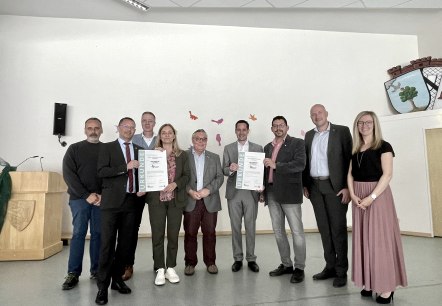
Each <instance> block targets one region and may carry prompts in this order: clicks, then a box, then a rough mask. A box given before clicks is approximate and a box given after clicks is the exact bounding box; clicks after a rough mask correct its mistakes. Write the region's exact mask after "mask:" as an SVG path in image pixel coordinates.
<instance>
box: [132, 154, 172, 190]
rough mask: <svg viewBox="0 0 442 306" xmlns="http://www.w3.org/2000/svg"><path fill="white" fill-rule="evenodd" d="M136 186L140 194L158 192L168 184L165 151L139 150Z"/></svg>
mask: <svg viewBox="0 0 442 306" xmlns="http://www.w3.org/2000/svg"><path fill="white" fill-rule="evenodd" d="M138 161H139V162H140V167H139V168H138V184H139V191H140V192H149V191H160V190H163V189H164V188H165V187H166V186H167V185H168V184H169V183H168V177H167V155H166V151H159V150H139V151H138Z"/></svg>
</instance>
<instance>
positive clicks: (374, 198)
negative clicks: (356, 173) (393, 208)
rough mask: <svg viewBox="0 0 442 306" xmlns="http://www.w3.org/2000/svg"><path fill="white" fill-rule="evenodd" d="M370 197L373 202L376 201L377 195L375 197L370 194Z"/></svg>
mask: <svg viewBox="0 0 442 306" xmlns="http://www.w3.org/2000/svg"><path fill="white" fill-rule="evenodd" d="M370 197H371V198H372V199H373V201H374V200H376V198H377V195H376V193H372V194H371V195H370Z"/></svg>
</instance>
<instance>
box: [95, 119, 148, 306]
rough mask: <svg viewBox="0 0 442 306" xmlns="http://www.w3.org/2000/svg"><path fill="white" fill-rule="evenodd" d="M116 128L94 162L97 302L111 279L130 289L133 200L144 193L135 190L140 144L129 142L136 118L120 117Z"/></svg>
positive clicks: (103, 297)
mask: <svg viewBox="0 0 442 306" xmlns="http://www.w3.org/2000/svg"><path fill="white" fill-rule="evenodd" d="M117 128H118V133H119V138H118V139H117V140H115V141H113V142H109V143H105V144H103V145H102V147H101V149H100V153H99V155H98V163H97V168H98V176H99V177H101V178H102V179H103V186H102V187H103V188H102V196H101V206H100V208H101V248H100V263H99V268H98V281H97V285H98V294H97V297H96V299H95V303H97V304H99V305H104V304H106V303H107V302H108V294H107V290H108V287H109V285H110V283H111V279H112V284H111V289H114V290H118V292H120V293H122V294H128V293H131V289H130V288H129V287H128V286H127V285H126V284H125V283H124V281H123V280H122V275H123V273H124V266H125V263H126V262H127V258H128V256H129V253H130V246H131V241H132V235H133V224H134V222H135V214H136V213H135V211H136V210H135V203H136V201H137V196H144V193H137V188H138V179H137V178H138V173H137V168H138V167H139V162H138V160H137V159H138V150H139V149H140V147H138V146H137V145H134V144H132V137H133V135H134V132H135V122H134V121H133V119H132V118H127V117H125V118H122V119H121V120H120V122H119V123H118V127H117ZM117 236H118V242H117V246H116V247H115V242H116V239H117Z"/></svg>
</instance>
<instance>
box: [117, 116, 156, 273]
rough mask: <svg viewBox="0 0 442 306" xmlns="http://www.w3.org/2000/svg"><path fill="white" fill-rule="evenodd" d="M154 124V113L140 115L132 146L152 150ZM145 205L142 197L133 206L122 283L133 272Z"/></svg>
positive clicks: (154, 141)
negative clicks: (131, 232) (133, 221)
mask: <svg viewBox="0 0 442 306" xmlns="http://www.w3.org/2000/svg"><path fill="white" fill-rule="evenodd" d="M155 123H156V118H155V115H154V113H152V112H144V113H143V114H142V115H141V127H142V128H143V132H142V133H140V134H135V135H134V137H133V138H132V142H133V144H136V145H137V146H140V147H141V148H142V149H144V150H153V149H154V148H155V143H156V141H157V136H156V135H155V134H154V132H153V128H154V127H155ZM145 205H146V203H145V198H144V197H140V198H138V199H137V203H136V204H135V207H136V208H135V209H136V212H135V223H134V226H133V230H134V233H133V235H132V245H131V249H130V253H129V258H128V262H126V267H125V270H124V274H123V280H124V281H126V280H128V279H130V278H131V277H132V274H133V272H134V268H133V266H134V263H135V251H136V250H137V244H138V231H139V230H140V225H141V220H142V218H143V211H144V206H145Z"/></svg>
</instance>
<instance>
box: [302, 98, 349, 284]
mask: <svg viewBox="0 0 442 306" xmlns="http://www.w3.org/2000/svg"><path fill="white" fill-rule="evenodd" d="M310 118H311V120H312V122H313V124H314V125H315V126H316V128H314V129H312V130H310V131H308V132H307V133H306V134H305V150H306V154H307V166H306V167H305V170H304V173H303V180H302V182H303V184H304V196H305V197H306V198H307V199H310V201H311V202H312V205H313V210H314V212H315V217H316V223H317V224H318V229H319V233H320V234H321V240H322V247H323V248H324V259H325V263H326V265H325V268H324V269H323V270H322V271H321V272H319V273H317V274H315V275H313V279H314V280H325V279H328V278H334V280H333V287H337V288H338V287H343V286H345V285H346V284H347V270H348V256H347V253H348V242H347V210H348V205H347V204H348V203H349V202H350V194H349V191H348V188H347V173H348V168H349V166H350V159H351V149H352V138H351V134H350V130H349V129H348V127H346V126H342V125H335V124H331V123H330V122H329V121H328V120H327V118H328V112H327V111H326V109H325V107H324V106H323V105H321V104H315V105H313V106H312V108H311V109H310Z"/></svg>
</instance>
